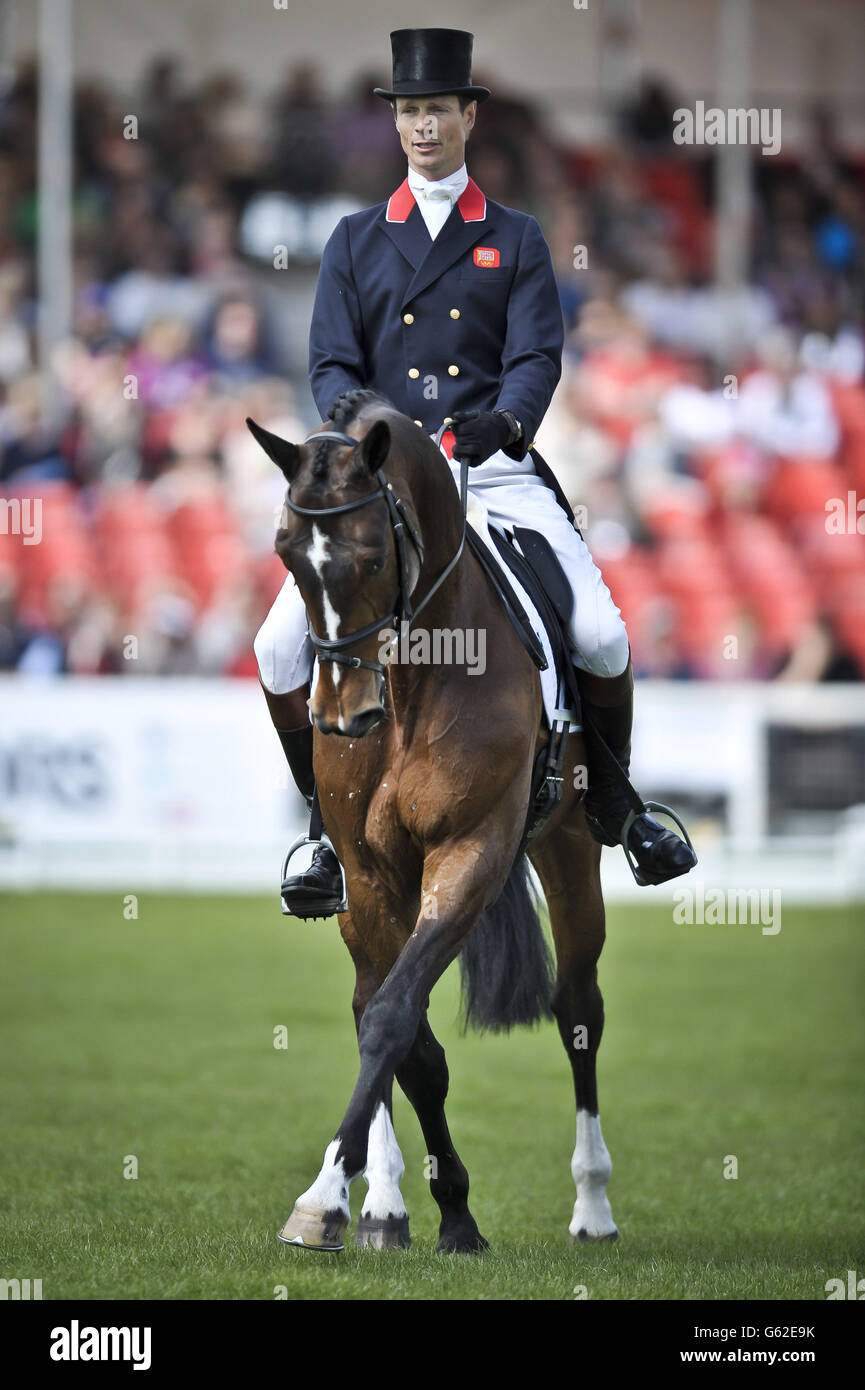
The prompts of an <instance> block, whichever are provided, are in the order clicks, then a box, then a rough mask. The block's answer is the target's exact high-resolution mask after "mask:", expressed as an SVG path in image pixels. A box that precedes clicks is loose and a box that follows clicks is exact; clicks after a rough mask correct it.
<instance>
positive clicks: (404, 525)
mask: <svg viewBox="0 0 865 1390" xmlns="http://www.w3.org/2000/svg"><path fill="white" fill-rule="evenodd" d="M445 428H446V426H444V425H442V426H441V428H440V430H439V432H438V434H437V435H436V441H435V442H436V446H437V447H439V446H440V445H441V440H442V435H443V434H444V432H445ZM303 442H304V444H311V443H313V442H315V443H316V444H348V445H350V447H351V448H352V449H357V448H358V447H359V445H360V442H361V441H360V440H359V439H354V438H353V437H352V436H351V435H350V434H341V433H340V432H339V431H338V430H329V431H328V432H327V433H326V434H316V433H313V434H308V435H307V437H306V439H305V440H304V441H303ZM375 478H376V482H377V483H378V487H377V489H376V491H375V492H368V493H367V494H366V495H365V496H363V497H357V498H355V500H354V501H353V502H342V503H340V505H339V506H336V507H300V506H298V504H297V503H296V502H292V500H291V496H290V492H287V493H286V496H285V501H286V505H287V506H288V507H289V508H290V510H291V511H293V512H294V513H295V514H296V515H297V516H316V517H317V516H339V515H341V514H342V513H343V512H353V511H357V509H358V508H359V507H365V506H366V505H367V503H369V502H378V501H384V502H385V504H386V506H387V511H388V520H389V521H390V527H391V531H392V532H393V538H394V546H395V548H396V559H397V571H398V582H399V588H398V592H397V612H395V613H388V615H387V616H386V617H384V618H377V619H376V620H375V621H374V622H372V623H367V625H366V627H361V628H358V629H357V630H356V631H355V632H350V633H349V634H348V635H347V636H346V637H319V635H318V633H317V632H313V629H312V624H311V623H310V621H309V615H308V614H307V632H308V633H309V640H310V642H311V643H312V645H313V647H314V648H315V654H316V656H317V657H318V660H319V662H325V661H331V662H335V663H336V664H338V665H340V666H354V667H363V668H365V669H366V670H367V671H376V672H377V673H378V674H379V675H380V676H383V675H384V665H383V664H382V662H380V661H361V659H360V657H359V656H346V655H345V650H346V648H347V647H353V646H356V645H357V643H358V642H363V641H365V639H366V638H367V637H371V636H372V635H373V633H374V632H380V631H381V629H382V628H383V627H390V626H391V625H392V624H394V623H395V622H396V621H397V619H399V620H400V622H401V623H409V624H411V623H412V622H413V621H414V619H415V618H416V617H417V615H418V613H420V611H421V609H422V608H424V607H426V605H427V604H428V603H429V601H430V599H431V598H432V596H433V594H434V593H435V592H436V591H437V590H438V589H439V588H440V587H441V585H442V584H443V583H444V581H445V580H446V579H447V577H448V575H449V574H450V572H451V570H452V569H453V568H454V567H455V565H456V564H457V561H458V560H459V558H460V556H461V554H462V552H463V546H464V545H465V539H466V503H467V500H468V464H467V463H463V462H461V463H460V505H461V509H462V533H461V535H460V542H459V545H458V546H457V548H456V552H455V554H454V556H453V558H452V559H451V560H449V561H448V563H447V564H446V565H445V567H444V569H443V570H442V572H441V574H440V575H439V576H438V578H437V579H436V581H435V583H434V584H433V586H432V588H431V589H430V591H429V593H428V594H427V595H426V597H425V598H423V599H422V600H421V602H420V603H419V604H418V606H417V608H413V607H412V603H411V594H410V592H409V588H408V557H407V554H406V534H407V535H408V539H409V540H410V541H411V543H412V545H413V546H414V548H415V552H416V554H417V557H418V560H419V561H420V565H421V568H423V557H424V550H423V542H422V541H421V538H420V536H419V535H418V533H417V529H416V527H415V526H414V525H413V524H412V520H411V517H410V516H409V515H408V513H407V511H406V509H405V505H404V503H403V501H402V499H401V498H399V497H397V495H396V493H395V492H394V490H393V484H392V483H389V482H388V480H387V478H386V477H385V476H384V473H383V472H382V471H381V469H380V468H378V469H376V473H375Z"/></svg>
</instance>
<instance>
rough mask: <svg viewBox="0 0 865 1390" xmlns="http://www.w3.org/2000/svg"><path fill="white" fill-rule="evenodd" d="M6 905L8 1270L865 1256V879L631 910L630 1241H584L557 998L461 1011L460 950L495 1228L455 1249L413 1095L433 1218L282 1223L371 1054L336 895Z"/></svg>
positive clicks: (605, 1054)
mask: <svg viewBox="0 0 865 1390" xmlns="http://www.w3.org/2000/svg"><path fill="white" fill-rule="evenodd" d="M0 919H2V924H3V925H2V953H3V968H2V984H0V993H2V1029H3V1039H2V1049H3V1059H4V1067H3V1080H2V1084H0V1095H2V1116H0V1132H2V1150H3V1153H2V1191H3V1197H2V1208H3V1209H2V1241H0V1248H2V1267H0V1277H6V1278H11V1277H16V1276H17V1277H19V1278H27V1277H30V1278H41V1279H42V1280H43V1297H44V1298H45V1299H54V1298H69V1299H90V1298H110V1299H150V1298H157V1299H226V1298H227V1299H273V1298H274V1296H275V1293H274V1290H275V1289H276V1288H277V1287H278V1286H284V1287H285V1288H286V1289H287V1293H288V1297H289V1298H291V1299H298V1298H312V1299H330V1298H341V1299H345V1298H349V1299H379V1298H386V1299H426V1298H458V1299H462V1298H467V1299H572V1298H573V1297H574V1289H575V1287H576V1286H578V1285H584V1286H585V1288H586V1291H587V1296H588V1298H590V1299H690V1298H697V1299H730V1298H746V1299H776V1298H794V1299H820V1300H821V1299H824V1298H825V1293H824V1284H825V1282H826V1280H827V1279H830V1278H834V1277H846V1271H847V1270H848V1269H856V1270H858V1271H859V1275H860V1277H861V1276H863V1275H865V1239H863V1234H865V1231H863V1227H865V1221H863V1206H865V1204H863V1200H862V1198H863V1186H865V1183H863V1171H865V1165H863V1153H865V1144H863V1139H865V1104H863V1097H862V1077H863V1060H865V1059H863V1051H865V1038H863V1027H862V975H863V961H865V940H863V912H862V909H861V908H853V907H851V908H848V909H834V910H829V909H819V910H816V909H815V910H799V911H793V910H792V909H790V910H786V911H785V912H784V916H783V927H782V930H781V932H780V933H779V934H778V935H777V936H763V935H762V934H761V932H760V928H759V927H758V926H727V927H709V926H703V927H698V926H691V927H688V926H676V925H674V924H673V922H672V920H671V912H670V910H669V909H664V908H659V907H651V906H643V905H642V904H641V905H640V907H639V909H637V910H635V909H633V908H625V907H615V908H612V909H611V910H610V911H609V914H608V929H609V935H608V941H607V946H606V949H605V952H604V956H603V958H602V962H601V983H602V987H603V990H604V994H605V1001H606V1014H607V1028H606V1034H605V1038H604V1043H603V1046H602V1050H601V1061H600V1087H601V1114H602V1118H603V1123H604V1132H605V1136H606V1139H607V1143H608V1145H609V1148H610V1151H611V1153H612V1156H613V1164H614V1173H613V1180H612V1183H611V1185H610V1189H609V1195H610V1199H611V1201H612V1205H613V1211H614V1214H615V1216H616V1220H617V1223H618V1225H619V1229H620V1231H621V1239H620V1240H619V1241H618V1242H617V1243H616V1244H614V1245H606V1244H604V1245H602V1246H598V1247H585V1246H581V1247H576V1248H572V1247H571V1246H570V1245H569V1244H568V1237H567V1223H568V1220H569V1218H570V1212H571V1206H572V1203H573V1198H574V1192H573V1184H572V1181H571V1177H570V1171H569V1159H570V1153H571V1149H572V1147H573V1127H574V1111H573V1094H572V1089H571V1081H570V1070H569V1068H568V1065H567V1061H566V1058H565V1055H564V1052H563V1050H562V1047H561V1044H560V1042H559V1039H558V1035H557V1034H556V1032H555V1030H554V1028H553V1027H552V1026H545V1027H544V1028H543V1029H541V1030H540V1031H537V1032H535V1033H533V1034H532V1033H525V1032H522V1033H519V1034H514V1035H513V1036H511V1037H510V1038H478V1037H475V1036H468V1037H461V1036H460V1034H459V1028H458V1024H457V1019H456V1016H457V1002H458V1001H457V980H456V977H455V972H454V971H453V970H452V971H451V972H449V973H448V975H447V976H446V978H445V979H444V980H443V981H442V982H441V983H440V985H439V987H438V989H437V991H436V994H435V995H434V997H433V1003H432V1021H433V1026H434V1027H435V1028H436V1031H437V1032H438V1034H439V1036H440V1037H441V1039H442V1041H443V1042H444V1043H445V1045H446V1046H447V1048H448V1061H449V1065H450V1071H451V1099H450V1102H449V1107H448V1111H449V1118H450V1122H451V1128H452V1131H453V1134H454V1137H455V1141H456V1143H457V1146H458V1148H459V1150H460V1152H461V1155H462V1157H463V1160H464V1161H465V1163H466V1165H467V1167H468V1169H469V1172H470V1174H471V1179H472V1208H473V1211H474V1213H475V1215H476V1217H477V1220H478V1223H479V1225H480V1228H481V1230H482V1231H483V1233H484V1234H485V1235H486V1237H487V1239H488V1240H489V1241H490V1243H491V1246H492V1249H491V1250H490V1252H489V1253H488V1254H486V1255H484V1256H482V1257H474V1258H464V1257H456V1258H454V1257H441V1256H436V1255H435V1254H434V1253H433V1248H434V1244H435V1236H436V1226H437V1221H436V1217H437V1209H436V1208H435V1206H434V1203H433V1202H432V1200H431V1198H430V1196H429V1192H428V1190H427V1185H426V1182H425V1180H424V1172H423V1169H424V1146H423V1143H422V1139H421V1136H420V1131H419V1128H418V1126H417V1122H416V1120H415V1118H414V1114H413V1112H412V1111H411V1110H410V1109H409V1107H408V1105H407V1103H406V1102H405V1100H404V1099H403V1097H402V1096H401V1095H400V1096H399V1098H398V1100H397V1103H396V1126H397V1134H398V1136H399V1139H400V1143H401V1146H402V1150H403V1154H404V1156H405V1160H406V1175H405V1180H404V1183H403V1192H404V1195H405V1198H406V1202H407V1205H408V1208H409V1213H410V1216H411V1224H412V1237H413V1248H412V1249H411V1250H410V1251H408V1252H404V1253H402V1252H372V1251H358V1250H356V1249H355V1248H354V1246H353V1245H352V1246H349V1247H347V1248H346V1251H345V1253H344V1254H342V1255H337V1256H322V1255H315V1254H310V1253H304V1252H302V1251H297V1250H292V1249H289V1248H286V1247H283V1246H281V1245H280V1244H279V1243H278V1242H277V1240H276V1231H277V1229H278V1228H279V1227H280V1225H281V1224H282V1222H283V1221H284V1220H285V1218H286V1217H287V1215H288V1214H289V1212H290V1210H291V1207H292V1203H293V1201H294V1198H295V1196H296V1195H297V1194H298V1193H299V1192H300V1191H302V1190H303V1189H304V1188H305V1187H306V1186H307V1185H308V1184H309V1182H310V1181H311V1180H312V1178H313V1177H314V1175H315V1173H316V1172H317V1171H318V1167H319V1164H320V1161H321V1157H322V1154H323V1151H324V1147H325V1145H326V1143H327V1141H328V1140H329V1139H330V1138H331V1136H332V1134H333V1131H334V1129H335V1128H336V1125H337V1123H338V1121H339V1119H340V1117H341V1114H342V1111H343V1109H344V1106H345V1103H346V1101H347V1099H348V1096H349V1093H350V1090H351V1087H352V1085H353V1082H354V1079H355V1073H356V1044H355V1037H354V1028H353V1024H352V1020H351V1012H350V1007H349V1001H350V996H351V989H352V971H351V966H350V962H349V959H348V954H347V952H346V951H345V949H344V947H343V945H342V943H341V941H340V940H339V936H338V932H337V929H336V923H335V922H331V923H328V924H327V925H326V926H325V925H322V924H319V925H315V926H313V925H312V924H310V925H306V924H302V923H296V922H293V921H291V922H287V921H286V920H284V919H282V918H281V917H280V916H279V914H278V911H277V909H276V907H275V906H274V903H273V901H272V900H267V901H265V900H262V899H259V898H250V899H241V898H220V899H206V898H201V897H188V898H187V897H181V896H167V895H165V896H163V895H151V894H142V895H141V896H140V898H139V916H138V919H137V921H135V920H134V921H128V920H125V919H124V916H123V910H122V899H121V896H120V895H119V894H117V895H106V894H100V895H65V894H63V895H61V894H39V895H34V896H29V895H8V894H7V895H4V896H2V897H0ZM282 1024H284V1025H285V1026H286V1028H287V1030H288V1047H287V1049H284V1050H277V1049H275V1048H274V1045H273V1039H274V1028H276V1027H278V1026H279V1025H282ZM127 1155H135V1156H136V1158H137V1160H138V1178H137V1179H136V1180H128V1179H125V1178H124V1176H123V1172H124V1161H125V1158H126V1156H127ZM727 1155H735V1156H736V1158H737V1160H738V1178H737V1179H735V1180H731V1179H726V1180H725V1178H724V1177H723V1167H724V1160H725V1156H727ZM363 1190H364V1183H363V1180H362V1179H361V1180H359V1182H358V1183H357V1184H355V1188H354V1191H353V1202H352V1205H353V1210H354V1213H355V1216H356V1215H357V1214H358V1212H359V1211H360V1205H361V1197H362V1191H363ZM351 1239H352V1240H353V1231H352V1233H351Z"/></svg>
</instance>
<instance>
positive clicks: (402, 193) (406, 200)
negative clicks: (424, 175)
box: [385, 178, 487, 222]
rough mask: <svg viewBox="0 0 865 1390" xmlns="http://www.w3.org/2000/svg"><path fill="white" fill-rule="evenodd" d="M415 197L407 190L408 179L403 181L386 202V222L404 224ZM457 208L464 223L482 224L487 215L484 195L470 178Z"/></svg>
mask: <svg viewBox="0 0 865 1390" xmlns="http://www.w3.org/2000/svg"><path fill="white" fill-rule="evenodd" d="M415 201H416V200H415V196H414V194H413V193H412V191H411V189H410V188H409V182H408V179H407V178H406V179H403V181H402V183H401V184H400V186H399V188H398V189H397V190H396V192H395V193H391V195H390V197H389V198H388V200H387V210H386V212H385V217H386V219H387V221H388V222H405V220H406V218H407V217H408V215H409V213H410V212H411V210H412V208H413V207H414V205H415ZM457 207H458V208H459V210H460V212H461V213H462V215H463V221H464V222H483V220H484V218H485V217H486V215H487V200H486V195H485V194H483V193H482V192H481V190H480V189H479V188H478V186H477V184H476V183H475V181H474V179H472V178H470V179H469V181H468V183H467V184H466V187H465V189H464V191H463V192H462V193H461V194H460V196H459V198H458V199H457Z"/></svg>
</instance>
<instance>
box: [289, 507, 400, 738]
mask: <svg viewBox="0 0 865 1390" xmlns="http://www.w3.org/2000/svg"><path fill="white" fill-rule="evenodd" d="M306 559H307V561H308V563H309V564H310V566H311V567H312V569H313V570H314V572H315V576H316V578H317V580H318V582H319V584H320V585H321V607H322V617H323V622H324V631H323V633H322V634H321V635H322V636H323V637H325V638H327V639H328V640H329V641H333V640H335V639H336V638H337V637H339V635H340V634H339V626H340V621H341V619H340V616H339V614H338V613H337V611H336V609H335V608H334V606H333V603H332V602H331V598H330V595H329V593H328V591H327V582H326V578H325V566H326V564H327V562H328V561H329V560H330V559H331V542H330V537H329V536H326V535H325V534H324V532H323V531H322V529H321V527H320V526H319V525H318V524H317V523H316V522H314V523H313V527H312V541H311V542H310V544H309V545H308V546H307V550H306ZM324 671H326V672H327V673H328V675H329V677H330V682H331V684H332V689H333V695H334V697H335V698H336V702H337V711H336V717H335V718H334V717H333V710H331V711H330V712H328V711H327V709H326V704H325V702H326V700H327V688H326V686H327V683H326V682H324V683H323V682H321V681H320V680H319V681H318V682H317V683H316V688H315V691H314V693H313V695H312V697H311V704H310V709H311V711H312V716H313V719H314V720H315V723H316V724H317V725H318V727H319V728H320V729H321V730H322V732H323V733H329V732H332V731H333V730H338V731H339V733H341V734H349V735H354V736H355V737H358V738H360V737H362V735H363V733H364V732H365V731H366V729H367V728H372V727H373V724H374V723H377V722H378V716H379V715H380V713H381V709H382V705H381V699H380V695H379V692H378V689H377V687H376V685H375V678H374V675H373V673H372V672H371V671H366V670H352V671H351V675H352V676H353V677H354V679H353V680H351V681H349V682H348V684H347V685H346V687H345V690H344V691H342V692H340V689H339V686H340V682H341V681H342V680H343V677H344V676H345V674H346V668H345V667H344V666H342V665H340V663H339V662H336V661H331V662H327V663H326V664H322V665H320V667H319V676H320V675H321V674H322V672H324ZM370 682H372V688H371V689H370V688H369V687H370ZM347 700H351V701H353V702H354V703H355V705H357V704H358V703H359V708H349V709H347V708H346V707H345V701H347ZM373 715H375V716H376V717H375V718H374V719H372V718H371V716H373ZM358 719H360V720H361V721H362V723H361V724H358V722H357V721H358Z"/></svg>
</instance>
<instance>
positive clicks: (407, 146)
mask: <svg viewBox="0 0 865 1390" xmlns="http://www.w3.org/2000/svg"><path fill="white" fill-rule="evenodd" d="M477 110H478V104H477V102H476V101H470V102H469V104H468V106H467V107H466V109H465V111H460V103H459V98H458V97H456V96H430V97H397V99H396V102H395V109H394V120H395V121H396V128H397V131H398V132H399V138H400V140H401V142H402V147H403V150H404V151H405V156H406V158H407V160H408V162H409V165H410V166H411V168H412V169H414V171H415V173H417V174H423V176H424V178H427V179H443V178H446V177H447V175H448V174H453V173H455V172H456V170H457V169H459V167H460V165H461V164H462V163H463V162H464V161H465V157H466V155H465V150H466V140H467V139H468V135H469V131H470V130H471V129H472V127H473V126H474V123H475V117H476V115H477Z"/></svg>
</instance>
